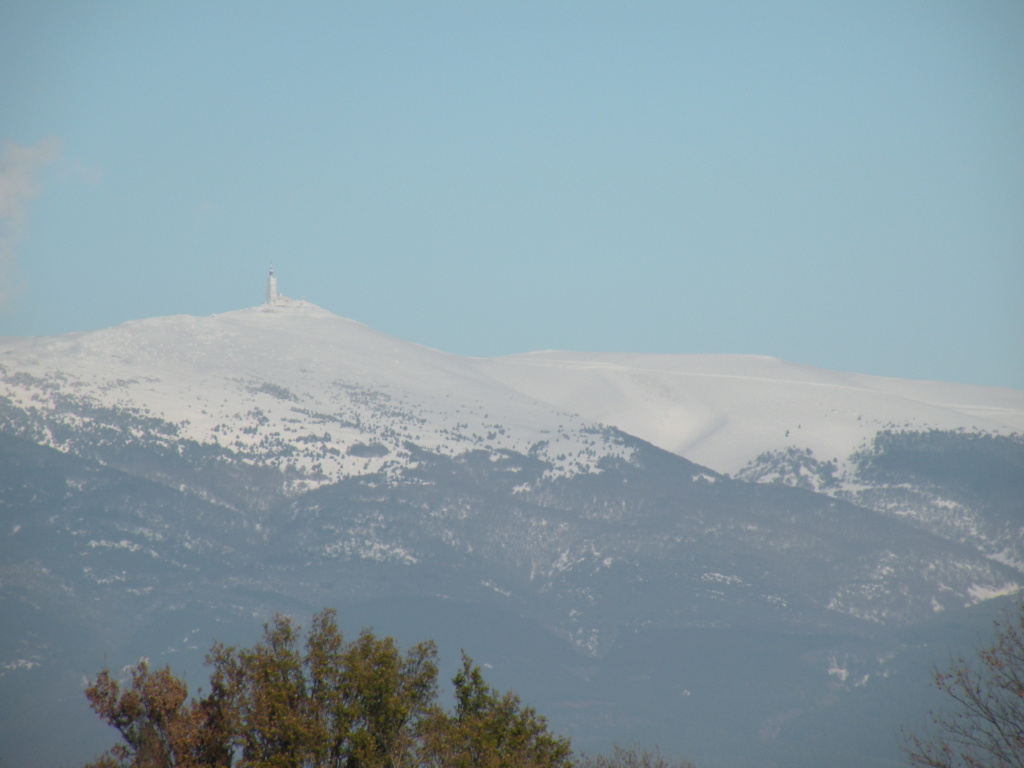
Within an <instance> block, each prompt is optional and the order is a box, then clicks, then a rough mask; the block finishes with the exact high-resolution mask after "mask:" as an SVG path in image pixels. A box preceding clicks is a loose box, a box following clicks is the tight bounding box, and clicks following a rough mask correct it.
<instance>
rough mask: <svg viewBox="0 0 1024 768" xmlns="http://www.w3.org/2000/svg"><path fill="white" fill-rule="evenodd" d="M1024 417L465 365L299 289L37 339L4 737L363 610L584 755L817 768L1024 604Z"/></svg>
mask: <svg viewBox="0 0 1024 768" xmlns="http://www.w3.org/2000/svg"><path fill="white" fill-rule="evenodd" d="M1021 432H1024V393H1022V392H1017V391H1013V390H1005V389H995V388H985V387H968V386H959V385H947V384H940V383H935V382H916V381H906V380H896V379H885V378H880V377H871V376H863V375H858V374H849V373H836V372H830V371H823V370H817V369H812V368H807V367H805V366H796V365H793V364H789V363H785V362H782V361H779V360H774V359H770V358H763V357H747V356H714V355H699V356H688V355H680V356H674V355H673V356H667V355H665V356H659V355H610V354H583V353H558V352H539V353H533V354H526V355H514V356H509V357H503V358H492V359H476V358H463V357H458V356H455V355H450V354H446V353H443V352H439V351H436V350H432V349H428V348H425V347H422V346H418V345H414V344H409V343H406V342H403V341H401V340H398V339H395V338H392V337H389V336H386V335H384V334H381V333H378V332H376V331H374V330H372V329H370V328H367V327H366V326H363V325H361V324H359V323H356V322H353V321H350V320H346V319H343V318H340V317H337V316H335V315H332V314H331V313H329V312H326V311H324V310H322V309H320V308H318V307H315V306H313V305H310V304H308V303H305V302H297V301H291V300H287V299H281V298H278V299H277V300H276V301H274V302H273V303H268V304H266V305H263V306H260V307H255V308H252V309H246V310H241V311H236V312H228V313H225V314H220V315H215V316H212V317H205V318H197V317H188V316H178V317H166V318H155V319H150V320H143V321H137V322H131V323H126V324H124V325H121V326H118V327H115V328H110V329H106V330H102V331H96V332H89V333H77V334H69V335H65V336H60V337H55V338H22V339H3V340H0V612H2V614H3V618H5V619H6V621H3V622H0V624H2V625H3V626H4V627H5V629H4V630H2V631H0V689H3V690H6V695H0V700H6V701H8V702H18V703H17V704H16V705H12V706H13V708H8V710H5V711H0V722H2V721H5V720H6V722H8V723H11V725H9V726H8V728H7V730H6V731H4V732H3V733H0V742H3V741H4V740H5V739H8V738H9V737H10V738H13V734H20V737H19V738H21V739H22V751H20V752H13V753H11V754H15V755H17V756H18V758H17V759H18V761H20V760H21V757H22V756H24V755H29V754H33V752H34V750H33V749H32V748H31V747H30V746H26V744H25V743H24V739H26V738H27V736H25V734H27V733H30V732H31V728H28V727H27V726H25V724H24V722H23V721H22V720H19V718H22V717H23V715H22V713H23V712H25V711H27V709H30V707H29V708H26V707H25V706H24V705H23V703H24V702H25V701H32V702H35V703H36V706H42V705H43V704H42V702H43V701H44V700H46V699H47V697H48V698H49V699H53V697H54V695H57V696H58V699H59V700H63V699H66V700H67V701H68V704H66V705H65V706H66V707H67V708H68V711H69V712H70V711H73V712H76V713H77V714H76V715H75V717H79V718H80V719H82V720H83V721H88V714H87V713H85V714H83V712H82V711H81V710H83V709H84V704H83V702H82V701H80V700H79V699H80V697H79V696H78V694H77V691H76V690H72V691H70V692H69V690H68V685H69V684H70V685H71V688H72V689H74V688H75V686H76V685H78V682H76V681H77V680H78V679H79V678H80V677H81V676H82V675H88V674H91V673H93V672H95V671H96V668H97V667H98V666H100V665H102V664H103V663H115V662H114V661H113V659H112V658H111V657H116V659H117V660H118V661H117V662H116V663H127V662H128V661H132V660H133V659H134V657H137V656H138V655H141V654H143V653H146V654H149V655H154V654H156V653H158V652H160V653H163V654H164V656H165V657H166V658H168V659H169V660H173V659H179V660H180V663H181V664H185V665H186V666H187V665H189V664H194V663H195V661H196V659H198V658H199V657H201V651H202V650H203V649H204V648H205V647H206V646H208V645H209V642H210V641H212V639H214V638H216V637H220V638H221V639H225V638H224V635H225V634H226V635H228V637H227V638H226V639H229V640H230V639H234V637H235V636H237V638H238V639H239V640H241V641H242V642H248V641H250V640H251V636H244V633H245V632H251V631H252V625H253V623H254V621H255V622H257V623H258V621H259V620H260V619H262V618H266V617H267V616H268V615H269V614H270V613H272V612H273V611H274V610H286V611H290V612H299V613H300V614H302V613H305V614H307V615H308V613H309V612H312V611H314V610H316V609H318V608H320V607H323V606H324V605H335V606H339V607H342V608H344V609H346V610H347V611H348V612H349V613H350V614H351V615H352V621H354V622H358V623H362V624H367V623H375V624H378V625H381V624H382V625H383V627H384V628H385V629H388V628H391V627H393V628H394V629H393V630H392V631H394V632H395V633H396V634H399V635H402V634H403V633H404V634H405V636H406V637H408V638H409V639H421V638H422V637H424V636H433V637H436V638H438V639H439V641H441V642H442V651H444V648H445V645H444V643H445V641H447V642H449V643H450V645H451V646H452V647H453V648H456V649H457V648H458V647H465V648H466V649H467V650H469V651H470V652H471V653H475V654H477V655H479V654H484V656H485V657H484V658H481V659H480V660H482V661H484V662H485V663H488V664H491V665H492V668H493V669H494V670H495V674H497V675H498V676H499V679H498V682H499V683H501V682H502V679H501V675H503V674H504V675H505V676H506V677H505V680H507V683H505V684H507V685H510V686H511V687H514V688H516V689H517V690H519V691H520V692H521V693H523V694H524V697H525V698H526V699H527V700H529V701H531V703H536V704H538V705H539V706H540V707H541V709H542V711H544V710H545V709H546V710H547V711H548V714H550V716H551V718H552V722H553V723H555V724H556V725H559V726H560V727H562V728H564V729H565V730H567V731H569V732H570V733H572V734H573V735H574V737H575V738H576V739H577V743H578V744H580V745H581V746H584V747H587V746H592V745H600V744H601V742H602V740H605V739H608V738H616V739H618V740H619V741H623V742H630V741H634V740H637V739H640V740H644V741H647V742H648V743H659V744H661V746H662V747H664V748H667V749H672V750H675V749H679V750H682V751H685V752H686V753H688V754H689V755H690V756H691V757H697V758H702V757H703V758H705V759H704V760H699V762H700V763H701V764H702V765H714V764H722V765H725V764H728V763H730V762H731V764H736V765H743V764H748V763H749V762H750V761H751V759H752V758H751V756H752V755H755V754H756V755H758V757H759V758H761V757H763V756H764V755H765V754H768V753H770V752H771V750H775V752H774V754H776V755H777V756H778V759H779V760H781V761H782V762H784V763H785V764H789V765H801V764H812V763H814V758H813V757H812V753H813V750H811V751H810V752H808V751H807V749H806V748H805V746H800V744H799V743H797V742H794V741H793V739H794V738H796V736H795V735H792V734H799V733H800V732H801V728H805V729H806V728H807V727H809V726H808V724H809V723H812V722H816V721H815V718H819V719H820V718H826V719H827V718H828V717H840V716H841V719H842V718H847V715H848V711H849V710H847V709H843V707H845V706H853V705H852V704H850V705H847V704H843V707H840V706H838V705H836V706H833V705H832V703H834V701H837V700H841V701H842V702H856V701H860V700H861V699H862V698H863V696H865V695H868V694H866V693H865V691H883V688H884V686H880V685H879V683H877V682H876V683H875V684H873V685H869V684H868V681H869V680H872V679H873V680H875V681H878V680H884V679H887V678H888V677H889V676H891V675H892V674H894V673H895V670H897V669H898V668H900V662H898V661H894V659H899V658H902V657H901V656H900V654H905V653H907V652H908V649H912V648H914V647H919V646H920V644H921V641H920V638H921V637H932V636H933V634H934V633H935V632H938V633H939V634H938V635H936V636H939V637H941V636H943V635H942V633H943V632H946V631H947V630H942V631H939V630H937V629H934V628H935V627H936V626H941V627H946V626H947V625H946V624H943V623H942V622H948V621H950V620H952V621H961V619H959V618H954V619H948V618H946V617H960V616H975V615H987V613H986V612H987V611H988V610H989V607H990V606H991V605H995V604H997V603H999V602H1000V600H999V598H1000V596H1012V595H1014V594H1017V593H1018V592H1019V591H1020V590H1021V588H1022V587H1024V565H1022V564H1024V506H1022V499H1024V439H1022V438H1021V437H1020V433H1021ZM1002 599H1003V601H1004V602H1005V600H1006V599H1011V598H1007V597H1004V598H1002ZM965 611H966V612H967V613H966V614H965V613H964V612H965ZM343 615H344V612H343ZM964 620H965V621H966V619H964ZM936 622H939V624H936ZM496 627H502V628H503V629H501V630H500V631H498V630H497V629H496ZM356 628H358V627H356ZM929 628H932V629H929ZM907 632H915V633H918V634H917V635H916V637H918V638H919V639H918V640H917V641H909V640H908V639H907V635H906V634H905V633H907ZM232 633H235V635H234V636H233V634H232ZM930 633H931V634H930ZM172 637H173V638H179V639H177V640H174V641H171V640H170V638H172ZM929 642H930V641H929ZM474 645H476V650H474ZM133 654H134V655H135V656H134V657H133ZM174 654H179V655H178V656H174ZM692 654H699V655H700V661H699V662H694V660H693V658H692ZM168 655H170V656H168ZM451 655H452V656H454V655H455V654H454V653H452V654H451ZM740 656H741V657H743V658H746V659H759V661H758V662H757V667H758V668H757V670H753V671H752V670H751V669H748V668H747V667H745V666H744V664H741V663H738V662H737V658H738V657H740ZM171 657H173V659H172V658H171ZM913 658H918V657H916V656H915V657H913ZM174 663H175V664H178V663H179V661H174ZM765 669H778V670H785V674H784V675H783V678H782V679H781V680H780V679H779V678H777V677H774V676H773V675H768V676H767V677H765V674H764V671H765ZM780 674H781V673H780ZM744 680H746V681H747V682H744ZM40 681H44V683H40ZM751 681H754V682H751ZM757 681H760V682H757ZM921 684H922V685H926V681H924V680H922V683H921ZM531 686H532V687H531ZM744 686H746V687H744ZM751 686H753V687H751ZM3 690H0V693H3ZM741 690H742V691H744V692H743V693H742V694H741V693H738V691H741ZM40 691H43V692H49V693H48V694H47V696H43V698H40ZM54 692H59V694H55V693H54ZM871 695H875V694H874V693H872V694H871ZM878 695H883V694H882V693H879V694H878ZM884 695H885V696H886V697H888V698H887V699H886V700H887V701H890V700H891V701H897V700H899V697H898V696H897V697H895V698H894V697H893V696H892V695H891V691H890V692H884ZM737 696H739V697H741V698H742V699H743V702H744V703H743V704H742V705H740V704H737V702H736V699H735V697H737ZM837 696H838V697H840V699H836V698H835V697H837ZM33 697H34V698H33ZM730 697H733V698H730ZM823 702H830V703H828V705H827V706H826V705H825V704H823ZM544 705H546V706H544ZM76 707H77V709H76ZM823 707H824V708H823ZM868 709H869V710H871V711H872V712H878V711H881V710H879V708H878V707H869V708H868ZM829 713H836V714H832V715H830V714H829ZM69 717H71V716H70V715H69ZM72 719H74V718H72ZM847 719H848V718H847ZM869 719H870V718H869ZM731 720H734V721H735V722H733V723H732V724H731V725H730V724H729V722H730V721H731ZM19 723H21V725H19ZM83 727H85V726H83ZM829 727H831V726H829ZM868 727H869V726H867V725H864V726H862V729H863V728H868ZM871 727H878V725H877V723H876V724H875V725H874V726H871ZM850 733H851V734H853V733H854V732H853V731H850ZM715 734H724V736H723V737H722V738H719V739H718V741H715V736H714V735H715ZM804 738H805V741H806V740H807V737H806V736H805V737H804ZM850 739H851V744H852V745H853V746H851V747H850V749H852V750H853V752H851V753H850V755H849V756H848V759H846V758H844V759H837V760H835V761H834V764H836V765H845V764H850V765H852V764H854V763H856V764H858V765H864V764H875V765H885V764H887V763H886V762H885V760H887V759H888V758H887V757H885V756H884V755H883V756H882V757H880V758H878V759H877V760H875V762H874V763H871V759H873V758H871V759H869V757H866V756H865V754H864V753H863V749H862V747H861V746H858V745H859V744H860V743H861V742H862V741H863V738H861V737H857V736H855V735H851V737H850ZM810 741H811V742H813V741H814V739H813V738H811V739H810ZM723 744H724V745H723ZM730 750H731V751H730ZM801 750H802V751H801ZM3 756H6V755H3ZM90 756H91V755H90V754H86V755H78V756H77V757H78V758H88V757H90ZM58 758H59V759H64V757H63V756H60V755H57V754H56V753H54V754H52V755H51V756H50V758H39V759H41V760H42V761H43V762H42V763H39V762H37V764H43V763H46V762H47V761H48V762H49V763H52V762H53V761H54V760H55V759H58ZM11 759H14V758H11ZM716 761H717V762H716ZM865 761H866V762H865ZM880 761H881V762H880Z"/></svg>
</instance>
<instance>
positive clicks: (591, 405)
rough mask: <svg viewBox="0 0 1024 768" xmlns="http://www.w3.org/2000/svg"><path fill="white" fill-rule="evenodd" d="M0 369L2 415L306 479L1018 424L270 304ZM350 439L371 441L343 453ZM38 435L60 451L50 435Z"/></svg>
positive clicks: (914, 395) (712, 370) (893, 392)
mask: <svg viewBox="0 0 1024 768" xmlns="http://www.w3.org/2000/svg"><path fill="white" fill-rule="evenodd" d="M0 366H3V367H2V369H0V370H2V371H3V373H4V376H3V380H2V385H3V390H0V393H2V394H3V396H4V397H6V398H8V399H9V400H10V402H11V404H12V405H13V406H15V407H21V408H23V409H25V410H31V411H34V412H38V413H42V412H44V411H46V410H47V409H49V410H50V411H51V412H54V413H56V414H58V418H59V414H61V413H63V412H64V406H65V405H67V403H68V398H71V399H72V400H77V401H79V402H81V403H82V404H83V405H85V404H88V405H89V406H91V407H94V408H98V409H108V410H109V409H118V410H122V411H128V412H131V413H133V414H135V415H137V416H138V417H140V418H155V419H159V420H161V421H163V422H166V423H167V424H168V425H170V426H171V427H173V428H174V429H175V430H176V434H177V435H178V437H179V438H185V439H189V440H192V441H195V442H196V443H199V444H202V445H211V446H217V447H221V448H224V449H225V450H227V451H229V452H231V453H232V454H234V455H236V456H237V457H238V458H240V459H242V460H245V461H250V462H254V463H267V464H272V465H275V466H278V467H284V466H288V467H290V468H291V469H293V470H294V472H295V473H296V474H297V475H298V476H301V477H302V478H303V481H302V484H304V485H306V486H310V485H316V484H320V483H323V482H329V481H334V480H337V479H339V478H341V477H346V476H350V475H353V474H365V473H369V472H377V471H379V470H380V468H381V467H384V466H391V465H394V463H395V462H401V461H402V459H403V457H404V456H406V455H407V453H406V452H405V451H404V449H403V445H404V444H405V443H406V442H410V441H411V442H414V443H415V444H416V445H418V446H419V447H421V448H425V449H428V450H432V451H437V452H439V453H442V454H445V455H449V456H452V455H457V454H459V453H462V452H464V451H466V450H470V449H475V448H479V447H486V448H490V449H502V450H511V451H518V452H522V453H527V452H530V451H531V450H532V451H534V452H539V454H540V455H541V456H542V457H544V458H545V459H546V460H549V461H551V462H552V463H553V464H554V465H555V466H557V467H558V469H559V471H563V472H568V473H573V472H586V471H590V470H592V469H593V467H594V465H595V462H596V460H597V459H599V458H601V457H603V456H606V455H613V454H614V455H621V454H622V448H621V447H616V445H614V441H612V443H607V442H603V441H598V440H596V439H595V438H594V437H593V435H594V434H595V432H600V431H601V429H602V428H603V427H605V426H612V427H616V428H618V429H620V430H622V431H623V432H626V433H628V434H631V435H633V436H635V437H639V438H641V439H642V440H645V441H647V442H649V443H651V444H653V445H655V446H658V447H660V448H663V449H665V450H667V451H670V452H672V453H675V454H678V455H679V456H683V457H685V458H687V459H689V460H691V461H694V462H696V463H698V464H702V465H704V466H707V467H710V468H712V469H714V470H716V471H717V472H723V473H737V472H739V471H741V470H743V469H744V467H746V466H747V465H748V464H749V463H751V462H754V461H756V460H757V458H758V457H759V456H760V455H761V454H763V453H765V452H772V451H775V452H777V451H785V450H788V449H790V448H793V447H796V448H799V449H801V450H803V451H806V450H808V449H809V450H810V451H811V452H812V455H814V456H816V457H818V458H819V459H822V460H825V461H832V460H833V459H835V460H836V461H837V462H838V463H840V464H842V465H843V467H844V468H845V465H846V462H848V460H849V457H850V456H851V455H852V454H853V453H854V452H855V451H857V450H858V449H861V448H864V447H866V446H867V445H869V444H870V443H871V441H872V439H873V438H874V436H875V434H877V433H878V432H879V431H881V430H884V429H898V430H913V431H923V430H967V431H972V432H984V433H989V434H1013V433H1020V432H1024V392H1021V391H1017V390H1008V389H999V388H994V387H979V386H967V385H956V384H944V383H939V382H924V381H910V380H904V379H888V378H882V377H877V376H865V375H860V374H851V373H836V372H833V371H826V370H820V369H815V368H810V367H807V366H801V365H795V364H792V363H786V362H784V361H781V360H777V359H774V358H767V357H756V356H742V355H621V354H620V355H614V354H596V353H562V352H538V353H532V354H523V355H513V356H508V357H501V358H491V359H481V358H464V357H458V356H455V355H450V354H446V353H443V352H439V351H437V350H433V349H428V348H426V347H422V346H418V345H414V344H409V343H407V342H403V341H400V340H398V339H395V338H393V337H389V336H386V335H384V334H381V333H378V332H376V331H373V330H372V329H370V328H367V327H366V326H364V325H361V324H359V323H356V322H353V321H351V320H346V319H343V318H340V317H337V316H335V315H332V314H330V313H328V312H326V311H324V310H322V309H320V308H319V307H316V306H314V305H311V304H308V303H306V302H301V301H288V300H279V303H277V304H275V305H272V306H271V305H263V306H260V307H256V308H253V309H247V310H241V311H237V312H229V313H226V314H222V315H215V316H213V317H207V318H198V317H189V316H179V317H167V318H157V319H153V320H143V321H138V322H131V323H126V324H124V325H121V326H118V327H115V328H111V329H108V330H104V331H98V332H93V333H82V334H69V335H67V336H62V337H57V338H52V339H9V340H3V341H0ZM61 382H69V383H71V384H72V386H71V387H61V386H59V385H60V383H61ZM71 420H72V421H73V420H74V419H73V418H72V419H71ZM325 435H327V437H326V438H325ZM140 437H144V435H140ZM367 438H370V439H372V440H373V441H374V443H375V444H376V445H378V446H382V447H381V448H377V449H376V450H373V451H366V450H361V449H360V447H359V446H361V445H364V444H366V440H367ZM41 442H44V443H46V444H50V445H53V446H54V447H59V448H65V447H66V446H62V445H60V444H59V441H58V440H57V438H56V437H55V436H54V435H52V434H51V435H48V436H43V437H42V440H41ZM283 446H289V447H290V449H289V450H286V451H285V452H286V453H287V454H288V456H287V457H285V456H282V455H280V451H279V449H281V448H282V447H283ZM383 448H387V453H384V450H383ZM368 452H369V453H372V454H375V455H370V456H366V455H359V454H361V453H363V454H365V453H368ZM558 457H565V458H561V459H560V458H558Z"/></svg>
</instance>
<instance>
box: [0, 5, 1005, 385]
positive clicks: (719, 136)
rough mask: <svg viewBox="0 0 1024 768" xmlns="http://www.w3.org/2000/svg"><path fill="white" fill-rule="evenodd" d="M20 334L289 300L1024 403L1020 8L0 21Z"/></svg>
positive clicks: (552, 344) (478, 340)
mask: <svg viewBox="0 0 1024 768" xmlns="http://www.w3.org/2000/svg"><path fill="white" fill-rule="evenodd" d="M0 139H2V140H3V141H4V144H3V147H2V150H0V152H2V157H0V275H2V276H0V296H2V297H3V298H2V299H0V301H2V307H0V334H5V335H27V334H32V335H38V334H45V335H49V334H56V333H63V332H67V331H74V330H87V329H93V328H100V327H104V326H109V325H113V324H116V323H119V322H123V321H126V320H130V319H134V318H140V317H147V316H155V315H169V314H199V315H206V314H213V313H217V312H224V311H229V310H233V309H240V308H243V307H247V306H253V305H256V304H258V303H260V302H261V301H262V299H263V292H264V279H265V276H266V271H267V268H268V266H269V264H270V263H271V262H273V265H274V268H275V270H276V272H277V275H278V278H279V288H280V291H281V292H282V293H284V294H286V295H288V296H292V297H293V298H305V299H308V300H309V301H312V302H314V303H316V304H319V305H320V306H322V307H324V308H326V309H328V310H330V311H332V312H334V313H336V314H339V315H343V316H345V317H350V318H353V319H355V320H359V321H361V322H364V323H366V324H368V325H370V326H372V327H375V328H377V329H379V330H382V331H385V332H387V333H391V334H394V335H396V336H399V337H401V338H404V339H407V340H410V341H415V342H419V343H422V344H426V345H428V346H431V347H436V348H438V349H442V350H445V351H449V352H455V353H458V354H465V355H483V356H490V355H499V354H505V353H510V352H520V351H529V350H535V349H551V348H556V349H573V350H598V351H635V352H665V353H693V352H728V353H756V354H766V355H774V356H778V357H782V358H785V359H787V360H792V361H795V362H801V363H807V364H810V365H815V366H820V367H825V368H833V369H839V370H855V371H861V372H865V373H876V374H883V375H890V376H901V377H909V378H934V379H943V380H950V381H964V382H973V383H982V384H996V385H1003V386H1012V387H1016V388H1022V389H1024V2H1020V0H1007V1H1006V2H984V1H980V2H942V1H941V0H939V1H936V0H926V1H924V2H871V1H870V0H856V1H851V2H828V3H825V2H817V1H816V2H808V3H800V2H777V3H771V2H762V1H758V2H722V1H717V2H699V3H697V2H695V3H688V2H680V1H678V0H677V1H674V2H599V1H597V0H594V1H591V0H588V1H587V2H558V1H557V0H548V1H547V2H537V3H531V2H522V1H516V2H475V1H474V2H468V1H467V2H458V3H456V2H412V1H411V0H410V2H401V3H389V2H378V1H376V0H375V1H374V2H369V1H367V2H322V3H303V2H298V3H294V2H288V3H285V2H279V3H266V2H252V1H251V0H247V1H246V2H230V1H225V0H221V1H219V2H188V1H187V0H186V1H183V2H173V3H155V2H145V3H125V2H36V1H14V2H12V0H7V2H4V3H2V4H0Z"/></svg>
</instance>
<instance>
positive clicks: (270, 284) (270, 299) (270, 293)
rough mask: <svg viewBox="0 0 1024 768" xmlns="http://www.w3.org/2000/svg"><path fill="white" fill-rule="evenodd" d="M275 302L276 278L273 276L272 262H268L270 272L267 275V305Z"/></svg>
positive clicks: (269, 305)
mask: <svg viewBox="0 0 1024 768" xmlns="http://www.w3.org/2000/svg"><path fill="white" fill-rule="evenodd" d="M275 304H277V278H276V277H274V264H273V262H271V264H270V274H269V275H267V306H268V307H272V306H274V305H275Z"/></svg>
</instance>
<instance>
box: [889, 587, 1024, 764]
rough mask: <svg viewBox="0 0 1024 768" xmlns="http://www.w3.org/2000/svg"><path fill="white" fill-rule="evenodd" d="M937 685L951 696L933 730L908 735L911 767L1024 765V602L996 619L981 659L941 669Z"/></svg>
mask: <svg viewBox="0 0 1024 768" xmlns="http://www.w3.org/2000/svg"><path fill="white" fill-rule="evenodd" d="M934 683H935V686H936V687H937V688H938V689H939V690H940V691H942V692H943V693H945V694H946V695H947V697H948V698H949V700H950V703H951V706H950V708H949V709H948V710H945V711H942V712H938V713H933V714H932V724H931V729H930V730H929V731H928V732H925V733H921V734H912V735H910V736H909V737H908V745H907V755H908V758H909V760H910V763H911V764H912V765H919V766H928V767H929V768H1024V603H1022V604H1021V605H1020V607H1019V609H1018V611H1017V613H1016V615H1015V616H1012V617H1008V618H1007V619H1005V620H1001V621H998V622H996V626H995V640H994V642H993V643H992V644H991V645H989V646H986V647H984V648H982V649H981V650H980V651H979V652H978V654H977V658H976V659H973V660H966V659H963V658H958V659H957V660H956V661H954V662H953V663H951V664H950V666H949V669H937V670H936V671H935V673H934Z"/></svg>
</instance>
